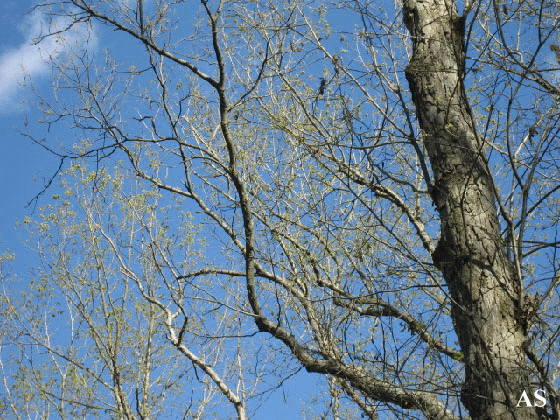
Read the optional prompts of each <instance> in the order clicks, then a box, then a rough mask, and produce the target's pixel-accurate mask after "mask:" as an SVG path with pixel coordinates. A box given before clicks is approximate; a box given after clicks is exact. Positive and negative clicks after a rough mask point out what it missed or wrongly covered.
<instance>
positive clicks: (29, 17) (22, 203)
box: [0, 0, 60, 262]
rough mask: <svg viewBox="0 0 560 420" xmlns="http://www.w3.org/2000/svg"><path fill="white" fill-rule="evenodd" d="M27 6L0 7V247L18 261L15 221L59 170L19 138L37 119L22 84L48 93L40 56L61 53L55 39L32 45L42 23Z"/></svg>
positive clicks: (46, 70) (46, 69)
mask: <svg viewBox="0 0 560 420" xmlns="http://www.w3.org/2000/svg"><path fill="white" fill-rule="evenodd" d="M31 7H32V2H31V1H30V0H19V1H3V2H0V127H1V130H2V137H1V140H0V194H1V197H2V199H1V201H0V203H1V204H0V218H1V220H2V223H1V224H0V246H2V248H6V247H7V248H10V249H11V250H12V251H14V252H17V253H18V254H19V255H20V256H21V255H22V252H23V251H24V248H23V246H22V243H21V238H18V235H17V234H16V233H15V230H14V225H15V223H16V220H18V219H21V218H22V217H24V216H25V215H31V213H32V210H33V206H29V207H26V204H27V203H29V202H30V200H32V199H33V197H34V196H35V195H36V194H37V193H38V192H39V191H41V187H42V185H43V182H44V180H45V179H48V178H49V177H50V176H51V175H52V174H53V173H54V171H55V170H56V168H57V161H56V159H55V158H54V157H52V156H49V155H48V154H47V153H44V151H43V150H42V149H41V147H39V146H38V145H35V144H33V143H32V142H31V141H30V140H29V139H27V138H26V137H24V136H23V135H22V134H21V133H22V132H23V131H24V129H25V127H24V117H25V115H26V114H27V116H28V117H29V118H38V115H37V114H36V113H35V114H34V113H33V112H32V111H33V110H32V108H31V107H30V105H29V104H28V103H27V104H26V102H27V101H32V100H33V95H32V94H31V92H30V91H29V89H28V88H26V87H24V86H22V84H23V83H24V82H25V81H26V80H28V81H31V82H32V83H33V85H34V86H36V87H37V88H38V89H39V91H45V90H47V89H49V88H50V66H49V65H48V64H47V63H46V62H45V61H44V59H43V57H44V56H45V55H49V54H57V53H59V48H60V47H59V46H58V45H57V44H56V43H55V42H54V40H53V41H52V42H47V43H45V44H43V45H41V47H38V46H36V45H32V40H33V38H34V37H35V36H36V35H37V34H38V33H39V32H40V28H41V25H43V24H44V20H43V19H41V17H40V15H39V14H38V13H37V12H34V13H33V12H32V13H28V14H26V12H29V11H30V9H31ZM18 260H19V261H20V262H22V261H21V258H19V259H18Z"/></svg>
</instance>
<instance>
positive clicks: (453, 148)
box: [403, 0, 539, 419]
mask: <svg viewBox="0 0 560 420" xmlns="http://www.w3.org/2000/svg"><path fill="white" fill-rule="evenodd" d="M403 19H404V23H405V25H406V27H407V28H408V30H409V32H410V34H411V36H412V42H413V54H412V58H411V60H410V63H409V65H408V67H407V68H406V70H405V72H406V78H407V80H408V83H409V85H410V90H411V92H412V97H413V100H414V104H415V106H416V114H417V118H418V121H419V124H420V127H421V129H422V134H423V141H424V144H425V147H426V150H427V152H428V155H429V159H430V163H431V166H432V170H433V176H434V180H433V187H432V191H431V195H432V199H433V201H434V204H435V205H436V207H437V210H438V212H439V215H440V220H441V236H440V240H439V242H438V246H437V248H436V251H435V252H434V253H433V255H432V258H433V261H434V264H435V265H436V266H437V267H438V268H439V269H440V270H441V271H442V273H443V276H444V278H445V281H446V284H447V287H448V289H449V292H450V295H451V297H452V299H453V304H452V317H453V322H454V324H455V330H456V331H457V335H458V337H459V342H460V346H461V349H462V351H463V354H464V357H465V359H464V362H465V384H464V386H463V388H462V392H461V400H462V402H463V404H464V405H465V407H466V408H467V409H468V411H469V414H470V415H471V417H472V418H473V419H538V418H539V416H538V414H537V412H536V410H535V408H528V407H526V405H525V404H522V406H521V407H520V408H516V405H517V404H518V401H519V399H520V397H521V395H522V393H523V391H524V390H527V395H529V396H530V397H531V398H532V397H533V391H532V390H531V389H530V388H529V373H528V370H527V363H526V358H525V352H524V344H525V342H526V338H527V331H526V330H527V328H526V325H525V324H524V322H523V321H522V320H523V316H522V314H521V310H520V299H521V282H520V279H519V278H516V275H515V272H514V270H513V269H512V265H511V263H510V260H509V258H508V256H507V253H506V250H505V248H504V245H503V243H502V240H501V236H500V223H499V220H498V215H497V211H496V196H495V192H494V188H493V180H492V176H491V174H490V172H489V169H488V165H487V162H486V160H485V157H484V144H483V141H482V140H481V139H480V138H479V137H478V136H477V133H476V129H475V127H474V124H473V120H472V118H471V112H470V109H469V105H468V102H467V99H466V94H465V89H464V84H463V77H464V61H465V47H464V42H465V40H464V38H465V37H464V32H465V31H464V19H463V18H462V17H459V16H458V14H457V9H456V6H455V4H454V2H453V1H452V0H423V1H422V0H405V1H404V5H403Z"/></svg>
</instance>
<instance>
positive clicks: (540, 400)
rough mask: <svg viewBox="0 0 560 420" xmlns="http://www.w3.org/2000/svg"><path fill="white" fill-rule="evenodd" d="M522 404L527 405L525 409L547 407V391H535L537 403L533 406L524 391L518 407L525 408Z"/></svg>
mask: <svg viewBox="0 0 560 420" xmlns="http://www.w3.org/2000/svg"><path fill="white" fill-rule="evenodd" d="M522 404H525V407H533V405H534V406H535V407H544V406H545V405H546V391H545V390H544V389H537V390H536V391H535V402H534V404H531V400H530V399H529V396H528V395H527V391H525V390H523V394H521V398H519V401H518V402H517V406H516V407H523V405H522Z"/></svg>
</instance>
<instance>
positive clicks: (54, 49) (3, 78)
mask: <svg viewBox="0 0 560 420" xmlns="http://www.w3.org/2000/svg"><path fill="white" fill-rule="evenodd" d="M69 24H70V21H69V20H68V19H65V18H62V17H61V18H57V19H55V20H53V21H52V22H48V21H47V18H46V16H44V15H43V14H41V13H40V12H38V11H35V12H34V13H33V14H32V15H31V16H29V17H28V18H26V19H24V21H23V22H22V25H21V27H20V30H21V31H22V32H23V33H25V36H26V40H25V42H24V43H23V44H22V45H21V46H20V47H19V48H12V49H10V50H8V51H4V52H2V54H1V55H0V112H2V113H9V112H11V111H16V110H17V109H18V107H19V105H20V103H21V100H22V99H23V97H24V96H25V95H26V94H28V93H29V91H28V90H26V89H25V88H24V85H25V84H28V83H29V82H31V81H34V82H35V81H37V80H40V79H43V78H45V77H46V76H49V75H50V74H51V68H52V67H51V64H52V60H53V59H54V60H56V59H58V58H60V57H61V56H63V55H65V54H68V53H70V52H71V51H74V50H75V49H76V47H78V48H84V47H87V48H88V49H90V48H94V47H95V43H96V42H95V36H94V34H93V33H92V30H91V28H89V27H88V26H87V25H86V24H84V23H79V24H76V25H74V26H72V27H71V28H69V27H70V25H69ZM57 31H61V32H60V33H58V34H56V35H52V36H49V37H46V38H44V39H42V40H41V42H39V43H36V40H37V38H38V37H40V36H41V35H44V34H46V33H49V32H51V33H54V32H57Z"/></svg>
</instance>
